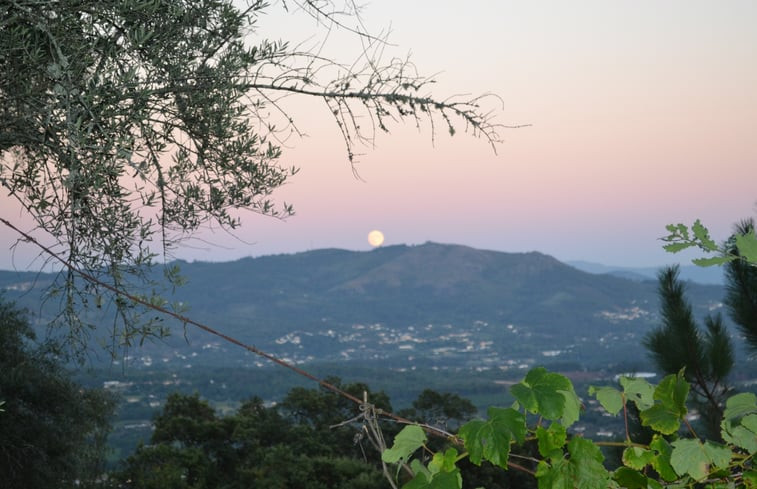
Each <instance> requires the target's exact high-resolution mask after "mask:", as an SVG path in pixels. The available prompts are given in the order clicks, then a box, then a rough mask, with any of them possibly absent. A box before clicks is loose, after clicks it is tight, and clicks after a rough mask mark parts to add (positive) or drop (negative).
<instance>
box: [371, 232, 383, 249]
mask: <svg viewBox="0 0 757 489" xmlns="http://www.w3.org/2000/svg"><path fill="white" fill-rule="evenodd" d="M368 243H370V245H371V246H373V247H374V248H378V247H379V246H381V245H382V244H384V233H382V232H381V231H378V230H375V229H374V230H373V231H371V232H370V233H368Z"/></svg>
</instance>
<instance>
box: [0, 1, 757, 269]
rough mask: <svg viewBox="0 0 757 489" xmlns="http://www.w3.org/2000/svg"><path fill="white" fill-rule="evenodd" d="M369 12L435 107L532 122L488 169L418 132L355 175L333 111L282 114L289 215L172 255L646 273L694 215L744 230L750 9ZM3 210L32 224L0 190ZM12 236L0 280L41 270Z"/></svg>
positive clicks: (213, 236) (750, 199)
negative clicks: (438, 102) (457, 248)
mask: <svg viewBox="0 0 757 489" xmlns="http://www.w3.org/2000/svg"><path fill="white" fill-rule="evenodd" d="M362 13H363V16H364V20H365V22H366V24H367V26H368V27H372V28H373V29H374V31H382V30H391V36H390V42H391V44H390V45H387V46H386V47H385V51H386V54H385V59H388V58H390V57H392V56H398V57H404V56H406V55H407V53H408V52H412V59H413V60H414V61H415V64H416V65H417V67H418V69H419V71H420V72H421V73H424V74H434V73H440V72H441V73H440V74H439V75H438V76H437V79H438V80H439V83H437V84H436V85H435V88H434V93H435V94H436V95H437V96H439V97H446V96H447V95H454V94H474V95H475V94H480V93H485V92H490V93H494V94H496V95H497V96H498V97H499V100H498V99H496V98H491V99H488V100H484V102H483V103H484V105H485V108H486V109H489V108H491V109H492V110H495V111H496V116H497V117H496V119H497V122H499V123H501V124H506V125H517V124H531V126H530V127H526V128H522V129H512V130H510V129H503V130H502V132H501V135H502V137H503V139H504V143H503V144H501V145H499V146H498V147H497V154H495V153H494V152H493V151H492V150H491V148H490V147H489V146H488V145H487V144H486V142H485V141H482V140H478V139H475V138H473V137H470V136H468V135H464V134H462V132H463V131H462V129H463V127H462V126H458V128H457V129H458V134H457V135H455V136H454V137H450V136H449V135H448V134H447V133H446V131H443V130H439V131H438V133H437V134H436V137H435V138H434V140H433V142H432V138H431V134H430V127H429V126H428V125H423V126H421V128H420V130H418V129H417V128H416V127H415V126H414V125H413V124H412V123H408V124H406V125H404V126H403V125H391V126H390V130H391V134H389V135H384V134H378V135H377V138H376V141H375V147H373V148H358V150H359V151H358V152H360V153H364V155H361V156H359V157H358V160H359V162H358V163H357V165H356V169H357V171H358V173H359V175H360V178H361V179H356V178H355V177H354V176H353V172H352V169H351V168H350V164H349V162H348V160H347V156H346V151H345V148H344V145H343V140H342V139H341V134H340V133H339V130H338V128H337V127H336V125H335V124H334V123H333V121H332V120H331V119H330V113H329V111H328V108H327V107H326V106H325V105H324V104H322V103H321V102H320V101H316V100H300V99H296V98H287V99H285V100H282V101H281V103H282V104H283V105H284V106H285V108H286V109H287V110H289V111H290V112H291V115H292V116H293V117H294V119H295V121H296V122H297V123H298V127H299V128H300V129H301V130H302V131H304V132H305V133H306V134H307V137H304V138H302V139H297V138H292V139H291V140H289V141H287V143H286V144H287V147H285V148H284V151H283V157H282V160H281V164H282V165H284V166H292V165H294V166H298V167H300V168H301V171H300V172H299V173H298V174H297V175H295V176H294V177H293V178H292V179H291V181H290V182H289V183H288V184H287V185H285V186H283V187H282V188H281V189H279V190H278V191H277V192H275V193H274V195H273V197H274V198H275V199H276V200H277V201H279V202H282V203H283V202H286V203H291V204H293V205H294V208H295V211H296V215H295V216H293V217H291V218H290V219H288V220H286V221H280V220H275V219H269V218H264V217H260V216H257V215H254V214H250V213H242V214H241V215H242V220H243V225H242V228H241V229H239V230H237V231H235V236H231V235H228V234H226V233H224V232H222V231H220V232H219V231H218V230H213V229H205V230H203V231H202V232H201V233H200V234H199V235H198V236H197V238H196V239H193V240H190V241H187V242H185V243H184V244H183V245H182V246H181V247H180V248H178V249H176V250H174V251H173V254H172V256H173V257H175V258H180V259H186V260H190V261H191V260H201V261H214V260H215V261H219V260H220V261H228V260H233V259H236V258H240V257H243V256H261V255H270V254H278V253H293V252H300V251H306V250H308V249H322V248H342V249H349V250H367V249H370V245H369V243H368V241H367V235H368V233H369V232H370V231H371V230H373V229H378V230H380V231H382V232H383V233H384V235H385V239H386V241H385V244H386V245H392V244H401V243H407V244H419V243H423V242H426V241H434V242H440V243H455V244H462V245H466V246H471V247H474V248H480V249H491V250H496V251H505V252H523V251H539V252H542V253H545V254H549V255H551V256H554V257H556V258H558V259H560V260H561V261H572V260H584V261H591V262H596V263H601V264H606V265H613V266H630V267H647V266H659V265H662V264H666V263H675V262H684V263H685V262H687V261H688V259H689V258H690V257H691V256H693V255H680V256H679V255H669V254H666V253H665V252H664V251H663V250H662V246H661V245H662V243H661V242H660V241H659V238H660V237H662V236H663V235H665V225H666V224H668V223H678V222H682V223H685V224H691V223H692V222H693V221H694V220H696V219H701V220H702V221H703V222H704V223H705V224H706V225H707V226H708V227H709V228H710V230H711V233H712V236H713V238H714V239H715V240H716V241H721V240H723V239H725V238H726V237H727V236H728V234H729V233H730V230H731V226H732V224H733V223H734V222H736V221H737V220H739V219H742V218H745V217H749V216H753V215H754V214H755V207H754V205H755V201H757V193H755V191H754V182H755V181H757V138H755V137H754V132H755V130H757V90H755V89H754V87H755V86H757V63H755V62H754V60H755V59H757V30H755V29H754V27H753V19H755V18H757V2H751V1H733V2H728V3H727V4H724V3H717V2H684V1H682V0H674V1H670V2H665V3H662V4H660V3H657V2H649V3H638V2H631V1H619V2H601V1H588V2H582V3H580V4H573V3H562V2H555V1H552V2H547V3H522V2H510V1H501V2H496V3H495V2H476V3H469V4H466V5H465V6H464V7H461V6H460V4H459V2H452V1H449V0H443V1H442V0H439V1H435V2H433V3H430V2H428V1H418V2H401V1H399V0H384V1H382V2H380V3H374V4H370V5H367V6H366V7H365V8H364V10H363V11H362ZM432 16H433V21H430V20H431V17H432ZM314 31H315V26H314V24H313V22H312V19H311V20H306V19H303V18H300V19H299V20H296V19H292V18H291V17H288V16H287V14H286V13H285V12H283V9H281V8H280V5H273V6H272V7H271V8H270V9H269V13H268V14H267V15H266V16H264V17H263V18H261V20H260V31H259V34H260V35H262V36H269V37H274V38H277V37H283V38H285V39H290V40H293V41H297V40H304V41H305V42H306V44H304V47H305V48H308V47H311V46H320V44H319V43H318V40H317V39H313V38H309V36H310V35H311V34H312V33H313V32H314ZM345 39H350V38H349V36H346V35H345V34H344V33H343V32H342V33H339V32H333V33H332V34H331V37H330V38H329V41H328V42H327V43H326V45H325V46H324V47H323V49H324V52H323V53H324V54H325V55H333V56H336V57H339V58H341V59H344V60H345V61H346V62H348V63H349V62H350V61H351V60H352V59H353V56H354V55H355V50H354V49H350V47H351V46H354V45H355V43H354V41H353V42H349V41H347V42H345ZM358 44H359V43H358ZM358 47H359V46H358ZM500 100H501V102H500ZM437 122H439V121H437ZM441 125H442V124H441V123H438V124H437V129H440V127H439V126H441ZM0 209H2V211H1V212H0V216H2V217H3V218H5V219H8V220H9V221H11V222H12V223H14V224H15V225H17V226H19V227H21V228H22V229H24V230H32V229H33V228H34V226H33V223H31V221H30V220H29V219H28V218H26V217H24V216H23V213H22V212H21V211H20V206H19V205H18V204H17V203H15V202H14V201H13V200H12V199H11V198H10V197H8V196H7V195H5V193H0ZM36 236H37V237H38V238H41V239H42V240H43V242H46V241H45V240H44V237H43V236H41V235H36ZM17 238H18V237H17V236H15V235H14V234H13V232H12V231H11V230H10V229H8V228H5V227H3V228H0V250H1V251H0V269H14V268H16V269H25V268H26V267H27V266H29V264H32V265H34V263H35V262H34V261H33V259H34V256H36V254H37V252H38V251H37V250H35V249H34V248H33V247H32V246H31V245H29V244H24V243H22V244H20V245H19V247H18V248H17V249H16V250H15V252H13V251H11V250H10V249H9V248H10V246H11V245H12V244H13V243H14V241H15V240H16V239H17ZM38 266H39V265H37V267H38Z"/></svg>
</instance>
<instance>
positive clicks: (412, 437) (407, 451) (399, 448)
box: [381, 424, 426, 464]
mask: <svg viewBox="0 0 757 489" xmlns="http://www.w3.org/2000/svg"><path fill="white" fill-rule="evenodd" d="M424 443H426V433H425V432H424V431H423V428H421V427H420V426H418V425H414V424H411V425H407V426H405V427H404V428H402V431H400V432H399V433H397V436H395V437H394V445H392V448H387V449H386V450H384V452H383V453H382V454H381V460H383V461H384V462H386V463H389V464H394V463H404V462H406V461H407V460H408V459H409V458H410V456H411V455H412V454H413V453H414V452H415V451H416V450H418V449H419V448H420V447H422V446H423V444H424Z"/></svg>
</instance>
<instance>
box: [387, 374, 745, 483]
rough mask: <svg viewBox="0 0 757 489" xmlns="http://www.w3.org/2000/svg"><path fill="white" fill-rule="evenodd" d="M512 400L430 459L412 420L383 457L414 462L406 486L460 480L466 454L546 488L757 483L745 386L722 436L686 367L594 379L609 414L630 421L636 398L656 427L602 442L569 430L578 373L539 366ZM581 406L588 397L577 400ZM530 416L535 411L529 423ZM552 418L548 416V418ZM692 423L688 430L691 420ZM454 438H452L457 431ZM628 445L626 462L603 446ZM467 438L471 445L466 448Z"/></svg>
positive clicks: (575, 413)
mask: <svg viewBox="0 0 757 489" xmlns="http://www.w3.org/2000/svg"><path fill="white" fill-rule="evenodd" d="M511 393H512V394H513V396H514V397H515V398H516V401H515V402H514V404H513V406H512V407H509V408H498V407H490V408H489V410H488V411H487V414H488V416H487V419H485V420H484V419H478V420H472V421H469V422H468V423H466V424H464V425H463V426H461V427H460V430H459V432H458V438H457V442H458V443H457V445H456V446H454V445H453V446H450V447H447V448H446V449H444V450H442V451H439V452H437V453H435V454H433V456H432V458H431V461H430V462H428V464H427V465H424V464H423V463H422V459H420V458H416V459H412V460H410V462H409V464H408V457H412V456H413V454H415V453H416V452H417V450H418V449H419V448H421V446H425V445H424V444H425V443H426V435H425V434H424V433H423V432H422V431H421V430H420V427H418V426H412V425H411V426H407V427H405V428H404V429H403V431H402V432H400V433H399V434H398V435H397V438H396V439H395V444H394V446H393V447H391V448H389V449H387V450H386V451H385V452H384V454H385V455H384V457H383V460H384V461H385V462H388V463H391V462H398V463H403V464H408V465H407V466H408V467H409V468H410V470H411V471H412V473H413V474H414V477H413V478H412V479H411V480H409V481H408V482H407V483H406V484H405V485H404V486H403V489H414V488H444V489H460V488H461V487H462V482H461V480H460V477H461V472H460V471H459V469H458V467H459V464H460V461H461V460H463V459H465V458H467V459H468V460H469V461H470V462H471V463H473V464H475V465H481V464H482V463H483V462H484V461H486V462H490V463H491V464H492V465H493V466H496V467H499V468H500V469H504V470H513V469H515V470H522V471H525V472H527V473H530V474H531V475H532V476H533V477H534V478H535V479H536V481H537V483H538V487H539V488H544V489H546V488H565V489H569V488H575V487H582V488H583V487H586V488H595V487H596V488H607V487H625V488H631V489H650V488H652V489H662V488H663V487H669V486H671V487H695V486H697V485H698V484H700V483H706V484H707V487H713V488H715V487H733V488H754V487H755V485H754V483H755V480H757V472H755V469H754V456H755V453H757V396H755V395H754V394H738V395H735V396H733V397H731V398H729V399H728V401H727V403H726V408H725V414H724V417H723V420H722V437H723V439H724V440H725V443H724V444H721V443H717V442H715V441H712V440H700V439H699V438H697V437H696V435H695V434H694V433H693V431H691V430H690V429H689V428H690V427H689V425H688V421H687V419H686V418H687V414H688V412H689V410H688V407H687V403H688V402H690V399H689V393H690V386H689V383H688V382H687V381H686V379H685V377H684V374H683V372H678V373H676V374H671V375H668V376H666V377H665V378H664V379H663V380H662V381H661V382H660V383H659V384H657V385H652V384H650V383H649V382H648V381H647V380H645V379H641V378H629V377H623V378H621V379H620V380H619V388H618V387H615V386H592V387H590V388H589V395H590V396H593V397H595V398H596V399H597V401H598V402H599V404H600V405H601V406H602V408H603V409H605V410H606V411H607V412H608V413H610V414H612V415H619V414H620V413H622V415H623V416H624V417H626V424H627V423H628V420H627V416H628V409H629V403H631V404H633V405H634V407H635V408H636V409H637V410H638V411H639V414H640V418H641V421H642V424H644V425H645V426H648V427H649V428H651V430H652V431H653V433H654V436H653V437H652V438H651V441H649V442H648V443H646V444H644V443H640V442H636V441H634V440H632V439H631V437H630V434H628V433H627V434H626V440H625V441H624V442H597V441H592V440H589V439H586V438H584V437H582V436H578V435H576V434H574V433H571V432H570V429H569V428H570V426H571V425H572V424H573V423H574V422H575V421H576V420H577V419H578V417H579V415H580V410H579V409H578V408H577V407H576V406H575V405H574V402H573V401H574V399H575V400H578V396H577V395H576V393H575V391H574V390H573V387H572V385H571V383H570V380H569V379H567V378H566V377H564V376H562V375H560V374H557V373H553V372H548V371H547V370H546V369H544V368H541V367H537V368H535V369H533V370H531V371H530V372H529V373H528V374H527V375H526V377H525V378H524V379H523V381H522V382H520V383H518V384H515V385H513V386H512V387H511ZM579 405H580V404H579ZM532 415H535V416H536V417H537V419H536V421H535V424H533V425H530V424H529V420H533V417H532ZM545 420H549V421H550V423H549V424H546V425H545V424H544V421H545ZM684 427H685V428H686V429H689V431H688V436H687V431H686V429H684ZM453 441H454V440H453ZM529 445H531V446H534V447H535V449H536V451H534V452H532V453H533V455H534V456H528V457H518V459H517V463H514V462H513V461H512V460H511V454H512V453H513V448H514V447H516V446H517V447H522V448H524V449H525V448H526V447H528V446H529ZM607 445H609V446H617V445H620V446H622V447H623V452H622V458H621V465H620V466H619V467H617V468H615V469H613V470H610V469H608V468H607V467H606V466H605V458H604V455H603V453H602V450H601V448H602V447H603V446H607ZM460 446H462V447H463V448H464V449H465V452H463V453H461V454H458V448H460Z"/></svg>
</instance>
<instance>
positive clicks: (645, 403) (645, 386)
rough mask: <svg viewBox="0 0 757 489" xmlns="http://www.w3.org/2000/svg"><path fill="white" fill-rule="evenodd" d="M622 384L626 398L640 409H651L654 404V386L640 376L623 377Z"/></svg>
mask: <svg viewBox="0 0 757 489" xmlns="http://www.w3.org/2000/svg"><path fill="white" fill-rule="evenodd" d="M620 385H621V387H623V392H624V393H625V395H626V399H628V400H629V401H633V402H634V404H636V407H637V408H639V411H643V410H645V409H649V408H650V407H652V405H653V404H654V386H652V384H650V383H649V382H647V381H646V380H645V379H642V378H638V377H621V378H620Z"/></svg>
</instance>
